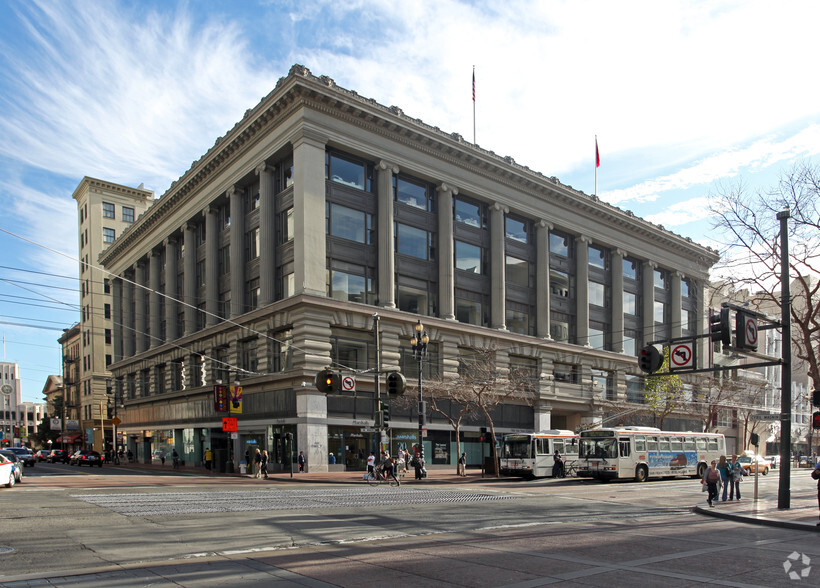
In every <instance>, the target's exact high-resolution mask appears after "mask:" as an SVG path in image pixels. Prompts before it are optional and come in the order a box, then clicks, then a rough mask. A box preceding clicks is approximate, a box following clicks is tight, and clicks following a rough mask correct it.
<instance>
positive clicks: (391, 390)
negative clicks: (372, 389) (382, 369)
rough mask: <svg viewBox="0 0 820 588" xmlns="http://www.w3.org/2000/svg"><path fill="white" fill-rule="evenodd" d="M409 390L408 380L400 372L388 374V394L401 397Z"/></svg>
mask: <svg viewBox="0 0 820 588" xmlns="http://www.w3.org/2000/svg"><path fill="white" fill-rule="evenodd" d="M406 389H407V380H405V379H404V376H403V375H402V374H401V373H399V372H390V373H389V374H387V393H388V394H390V395H391V396H401V395H402V394H404V391H405V390H406Z"/></svg>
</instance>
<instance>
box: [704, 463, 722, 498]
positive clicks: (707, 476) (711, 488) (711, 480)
mask: <svg viewBox="0 0 820 588" xmlns="http://www.w3.org/2000/svg"><path fill="white" fill-rule="evenodd" d="M701 482H703V483H704V484H706V490H707V492H709V496H708V497H707V498H706V502H708V503H709V506H712V507H713V506H715V505H714V504H713V501H716V500H717V498H718V488H719V486H720V470H719V469H717V461H715V460H714V459H713V460H712V466H711V467H710V468H709V469H708V470H706V472H705V473H704V474H703V478H702V479H701Z"/></svg>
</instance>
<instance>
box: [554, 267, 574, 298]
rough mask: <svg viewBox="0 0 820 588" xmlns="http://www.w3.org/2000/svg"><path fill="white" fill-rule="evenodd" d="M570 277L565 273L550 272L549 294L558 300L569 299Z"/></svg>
mask: <svg viewBox="0 0 820 588" xmlns="http://www.w3.org/2000/svg"><path fill="white" fill-rule="evenodd" d="M570 285H571V284H570V276H569V274H568V273H566V272H561V271H558V270H550V292H551V293H552V294H553V296H557V297H559V298H569V297H570V290H571V288H570Z"/></svg>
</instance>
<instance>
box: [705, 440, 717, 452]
mask: <svg viewBox="0 0 820 588" xmlns="http://www.w3.org/2000/svg"><path fill="white" fill-rule="evenodd" d="M707 447H709V451H717V450H718V440H717V437H711V438H709V439H708V440H707Z"/></svg>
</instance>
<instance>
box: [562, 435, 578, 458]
mask: <svg viewBox="0 0 820 588" xmlns="http://www.w3.org/2000/svg"><path fill="white" fill-rule="evenodd" d="M564 451H565V452H566V453H567V454H569V455H576V454H577V453H578V439H565V440H564Z"/></svg>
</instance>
